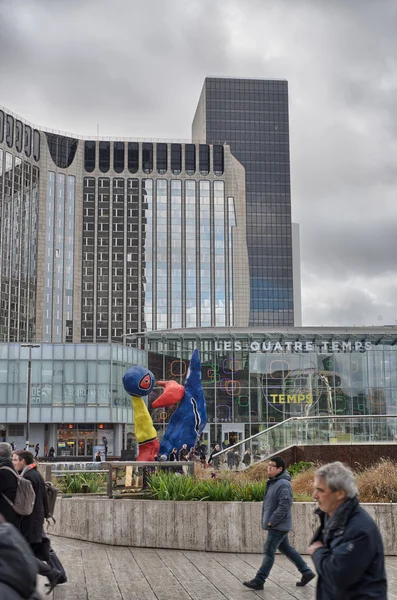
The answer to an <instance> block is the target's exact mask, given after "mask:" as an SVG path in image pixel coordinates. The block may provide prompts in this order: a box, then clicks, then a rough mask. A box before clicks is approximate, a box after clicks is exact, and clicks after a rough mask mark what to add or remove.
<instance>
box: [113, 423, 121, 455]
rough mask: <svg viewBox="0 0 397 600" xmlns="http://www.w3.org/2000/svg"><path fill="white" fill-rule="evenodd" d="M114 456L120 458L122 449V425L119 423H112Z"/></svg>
mask: <svg viewBox="0 0 397 600" xmlns="http://www.w3.org/2000/svg"><path fill="white" fill-rule="evenodd" d="M113 427H114V441H113V446H114V450H113V453H114V456H121V449H122V447H123V425H122V424H121V423H114V425H113Z"/></svg>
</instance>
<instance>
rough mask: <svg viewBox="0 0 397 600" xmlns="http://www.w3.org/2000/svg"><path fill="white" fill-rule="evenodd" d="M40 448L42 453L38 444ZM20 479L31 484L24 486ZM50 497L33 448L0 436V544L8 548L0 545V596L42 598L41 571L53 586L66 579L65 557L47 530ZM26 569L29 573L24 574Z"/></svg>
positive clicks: (13, 598) (12, 598)
mask: <svg viewBox="0 0 397 600" xmlns="http://www.w3.org/2000/svg"><path fill="white" fill-rule="evenodd" d="M35 450H36V453H38V449H37V448H36V449H35ZM21 479H23V480H25V481H26V482H30V485H28V486H27V487H26V484H25V485H24V486H22V485H21ZM31 489H32V490H33V492H32V491H31ZM29 501H30V502H31V505H30V508H29V511H30V512H28V509H27V506H28V502H29ZM47 503H48V498H47V493H46V484H45V481H44V479H43V477H42V475H41V474H40V472H39V470H38V469H37V464H36V462H35V457H34V456H33V454H32V453H31V452H29V451H27V450H15V447H14V449H13V448H12V446H11V444H8V443H6V442H0V515H1V516H0V547H2V549H3V551H4V552H3V554H2V553H1V551H0V591H3V592H4V593H3V595H1V596H0V597H1V598H7V600H18V599H22V598H23V599H32V600H33V599H35V598H39V597H40V596H39V595H38V594H37V592H36V575H37V574H40V575H44V576H45V577H47V579H48V584H46V585H47V586H48V587H49V590H52V589H53V588H54V587H55V586H56V585H58V584H60V583H65V582H66V580H67V577H66V573H65V570H64V568H63V566H62V563H61V561H60V560H59V558H58V556H57V555H56V553H55V551H54V550H53V548H51V544H50V540H49V538H48V537H47V536H46V534H45V532H44V521H45V518H46V515H48V513H49V509H48V504H47ZM5 556H6V557H7V560H4V557H5ZM13 558H15V561H18V562H14V561H13V560H12V559H13ZM22 569H23V573H24V577H21V576H20V573H21V572H22ZM5 590H6V591H7V593H6V591H5Z"/></svg>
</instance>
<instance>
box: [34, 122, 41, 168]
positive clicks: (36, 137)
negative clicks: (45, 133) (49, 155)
mask: <svg viewBox="0 0 397 600" xmlns="http://www.w3.org/2000/svg"><path fill="white" fill-rule="evenodd" d="M33 158H34V159H35V161H39V160H40V133H39V132H38V131H37V129H35V130H34V131H33Z"/></svg>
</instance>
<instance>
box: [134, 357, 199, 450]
mask: <svg viewBox="0 0 397 600" xmlns="http://www.w3.org/2000/svg"><path fill="white" fill-rule="evenodd" d="M123 384H124V388H125V390H126V391H127V392H128V393H129V394H130V395H131V396H132V405H133V409H134V417H135V434H136V437H137V440H138V443H139V455H138V458H137V460H140V461H152V460H154V459H155V458H156V456H158V455H159V454H160V455H163V454H164V455H166V456H167V457H168V456H169V455H170V453H171V451H172V449H173V448H178V449H180V448H182V446H183V444H186V445H187V446H188V448H192V447H194V446H195V445H196V443H197V441H198V439H199V436H200V434H201V433H202V432H203V430H204V427H205V426H206V424H207V409H206V405H205V398H204V393H203V387H202V385H201V363H200V356H199V353H198V350H194V351H193V354H192V356H191V359H190V366H189V371H188V373H187V376H186V380H185V385H184V386H183V385H180V384H179V383H177V382H176V381H158V384H159V385H161V386H162V387H164V392H163V393H162V394H161V395H160V396H159V397H158V398H157V399H156V400H155V401H154V402H153V405H152V407H153V408H160V407H164V406H170V405H172V404H177V403H178V402H179V406H178V408H177V409H176V410H175V412H174V413H173V414H172V416H171V418H170V421H169V423H168V426H167V429H166V430H165V433H164V436H163V439H162V440H161V444H160V450H159V442H158V440H157V434H156V430H155V428H154V426H153V422H152V418H151V416H150V415H149V412H148V410H147V408H146V405H145V403H144V401H143V399H142V396H145V395H147V394H148V393H149V392H150V390H151V389H152V388H153V385H154V377H153V374H152V373H151V372H150V371H148V369H146V368H145V367H141V366H137V367H132V368H131V369H128V371H127V372H126V373H125V375H124V377H123Z"/></svg>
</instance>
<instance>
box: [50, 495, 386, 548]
mask: <svg viewBox="0 0 397 600" xmlns="http://www.w3.org/2000/svg"><path fill="white" fill-rule="evenodd" d="M363 507H364V508H365V509H366V510H367V511H368V512H369V513H370V514H371V516H372V517H373V518H374V519H375V521H376V523H377V525H378V527H379V529H380V531H381V533H382V537H383V542H384V546H385V553H386V554H387V555H389V556H397V533H396V524H397V504H363ZM261 510H262V503H261V502H165V501H156V500H129V499H109V498H99V497H94V498H90V497H87V496H86V497H81V496H80V497H77V498H59V499H58V501H57V504H56V514H55V518H56V524H55V526H53V527H50V529H49V533H51V534H53V535H58V536H64V537H68V538H73V539H78V540H86V541H89V542H98V543H102V544H111V545H114V546H135V547H141V548H172V549H174V550H175V549H180V550H200V551H206V552H254V553H260V552H262V549H263V540H264V537H265V532H264V531H263V530H262V529H261ZM313 511H314V503H312V502H296V503H294V507H293V523H294V530H293V531H292V532H291V534H290V540H291V543H292V544H293V545H294V546H295V548H296V549H297V550H298V552H301V553H302V554H305V553H306V549H307V546H308V542H309V540H310V538H311V536H312V534H313V532H314V530H315V528H316V527H317V518H316V516H315V515H314V514H313Z"/></svg>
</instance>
